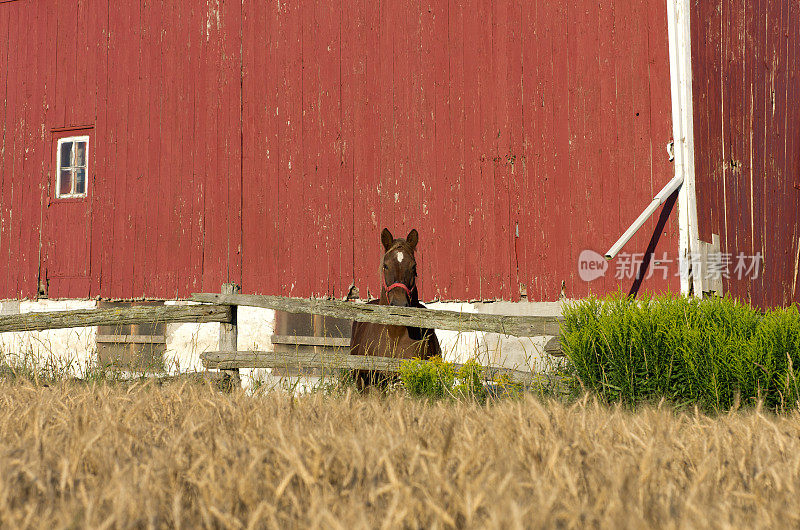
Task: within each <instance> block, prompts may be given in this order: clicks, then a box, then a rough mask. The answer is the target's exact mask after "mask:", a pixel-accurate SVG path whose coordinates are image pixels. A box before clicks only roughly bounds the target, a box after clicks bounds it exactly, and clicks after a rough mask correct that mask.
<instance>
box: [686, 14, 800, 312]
mask: <svg viewBox="0 0 800 530" xmlns="http://www.w3.org/2000/svg"><path fill="white" fill-rule="evenodd" d="M691 22H692V64H693V67H692V69H693V92H694V97H693V99H694V116H695V118H694V132H695V166H696V175H697V177H696V178H697V213H698V223H699V224H698V228H699V231H700V239H702V240H704V241H707V242H710V241H711V237H712V234H718V235H719V236H720V246H721V248H720V252H722V253H723V254H727V255H729V256H730V257H731V259H732V263H731V267H730V272H731V275H730V278H728V279H724V280H723V284H724V290H725V291H726V292H730V293H731V294H733V295H734V296H737V297H739V298H741V299H744V300H749V301H751V302H752V303H754V304H757V305H760V306H763V307H768V306H786V305H789V304H791V303H792V302H799V301H800V291H798V286H797V284H798V258H799V257H800V241H799V240H798V237H799V236H800V234H799V233H798V225H800V214H798V212H799V211H800V208H799V207H800V204H798V199H799V198H800V191H799V190H800V104H798V98H800V76H799V75H798V72H800V62H799V60H798V54H800V39H798V36H799V35H800V4H798V2H796V1H790V2H763V1H762V2H742V3H736V4H734V3H731V2H723V1H721V0H718V1H714V2H697V3H695V4H694V10H693V12H692V21H691ZM757 253H760V254H761V256H763V261H762V265H763V268H761V269H760V270H759V271H758V275H757V277H756V278H752V276H751V275H743V276H742V277H741V278H739V277H738V276H739V275H738V274H735V266H736V263H737V261H738V260H737V257H738V256H739V255H740V254H743V255H745V256H753V255H756V254H757Z"/></svg>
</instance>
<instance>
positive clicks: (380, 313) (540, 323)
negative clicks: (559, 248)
mask: <svg viewBox="0 0 800 530" xmlns="http://www.w3.org/2000/svg"><path fill="white" fill-rule="evenodd" d="M192 300H194V301H196V302H206V303H210V304H230V305H237V306H241V305H244V306H253V307H264V308H267V309H276V310H279V311H286V312H289V313H312V314H315V315H323V316H328V317H336V318H345V319H348V320H357V321H359V322H373V323H375V324H394V325H401V326H416V327H424V328H435V329H448V330H453V331H488V332H490V333H502V334H504V335H513V336H516V337H538V336H542V335H552V336H556V335H558V334H559V331H560V326H561V322H563V318H562V317H560V316H509V315H490V314H485V313H462V312H458V311H445V310H441V309H422V308H418V307H395V306H387V305H374V304H361V303H356V302H343V301H341V300H308V299H305V298H284V297H281V296H265V295H252V294H219V293H195V294H194V295H192Z"/></svg>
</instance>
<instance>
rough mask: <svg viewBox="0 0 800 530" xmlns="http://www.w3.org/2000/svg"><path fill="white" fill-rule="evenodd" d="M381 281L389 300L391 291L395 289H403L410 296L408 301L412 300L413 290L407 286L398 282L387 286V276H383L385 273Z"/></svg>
mask: <svg viewBox="0 0 800 530" xmlns="http://www.w3.org/2000/svg"><path fill="white" fill-rule="evenodd" d="M381 280H383V288H384V289H386V297H387V298H388V297H389V291H391V290H392V289H394V288H395V287H400V288H401V289H403V290H404V291H405V292H406V294H408V299H409V300H411V289H409V288H408V286H406V284H404V283H400V282H396V283H393V284H392V285H386V275H385V274H383V273H381ZM415 287H416V285H415V286H414V287H412V289H413V288H415Z"/></svg>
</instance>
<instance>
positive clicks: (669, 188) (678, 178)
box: [605, 175, 683, 260]
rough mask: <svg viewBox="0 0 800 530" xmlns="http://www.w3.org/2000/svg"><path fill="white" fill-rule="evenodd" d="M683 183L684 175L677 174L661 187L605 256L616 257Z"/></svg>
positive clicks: (608, 257)
mask: <svg viewBox="0 0 800 530" xmlns="http://www.w3.org/2000/svg"><path fill="white" fill-rule="evenodd" d="M681 184H683V175H675V176H674V177H673V178H672V180H670V181H669V182H667V185H666V186H664V187H663V188H661V191H659V192H658V193H657V194H656V196H655V197H653V200H652V201H651V202H650V204H649V205H648V206H647V208H645V209H644V211H643V212H642V213H641V214H639V217H637V218H636V220H635V221H634V222H633V224H632V225H631V226H629V227H628V229H627V230H625V233H624V234H622V237H620V238H619V239H618V240H617V242H616V243H614V244H613V245H611V248H610V249H608V252H606V254H605V258H606V259H608V260H610V259H614V256H616V255H617V254H618V253H619V251H620V250H622V247H624V246H625V243H627V242H628V241H630V239H631V238H632V237H633V234H635V233H636V232H637V230H639V229H640V228H641V227H642V225H643V224H644V222H645V221H647V219H649V218H650V216H651V215H653V213H654V212H655V211H656V209H657V208H658V207H659V206H661V205H662V204H664V201H666V200H667V199H668V198H669V196H670V195H672V194H673V193H675V190H677V189H678V188H679V187H680V186H681Z"/></svg>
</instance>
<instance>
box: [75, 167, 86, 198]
mask: <svg viewBox="0 0 800 530" xmlns="http://www.w3.org/2000/svg"><path fill="white" fill-rule="evenodd" d="M75 193H78V194H81V195H82V194H84V193H86V168H80V169H76V170H75Z"/></svg>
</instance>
